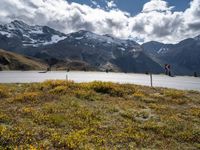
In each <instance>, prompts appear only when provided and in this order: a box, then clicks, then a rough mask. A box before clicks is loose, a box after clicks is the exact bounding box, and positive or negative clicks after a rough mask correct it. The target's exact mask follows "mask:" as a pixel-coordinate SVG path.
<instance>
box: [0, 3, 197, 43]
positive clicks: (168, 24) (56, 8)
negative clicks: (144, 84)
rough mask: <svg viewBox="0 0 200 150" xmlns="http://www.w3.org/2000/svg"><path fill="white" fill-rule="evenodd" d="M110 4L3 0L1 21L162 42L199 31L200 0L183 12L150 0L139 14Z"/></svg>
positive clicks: (181, 37) (180, 38)
mask: <svg viewBox="0 0 200 150" xmlns="http://www.w3.org/2000/svg"><path fill="white" fill-rule="evenodd" d="M92 1H94V0H92ZM133 4H134V2H133ZM108 7H110V9H109V10H107V11H106V10H103V9H101V8H92V7H90V6H87V5H81V4H77V3H68V2H67V1H66V0H54V1H53V0H29V1H27V0H1V1H0V22H1V23H8V22H10V21H12V20H13V19H19V20H23V21H25V22H27V23H29V24H40V25H48V26H50V27H52V28H55V29H57V30H60V31H62V32H65V33H70V32H74V31H78V30H81V29H83V30H89V31H92V32H95V33H99V34H112V35H114V36H117V37H121V38H130V37H131V38H134V39H140V40H144V41H150V40H157V41H160V42H178V41H180V40H182V39H184V38H187V37H194V36H196V35H197V34H200V0H192V1H191V4H190V7H189V8H188V9H186V10H185V11H184V12H175V11H173V7H171V6H169V5H168V3H167V2H166V1H164V0H151V1H150V2H148V3H146V4H145V5H144V7H143V10H142V12H141V13H139V14H138V15H136V16H131V15H130V14H129V13H127V12H123V11H121V10H119V9H117V7H116V6H115V3H114V1H113V0H111V1H109V3H108Z"/></svg>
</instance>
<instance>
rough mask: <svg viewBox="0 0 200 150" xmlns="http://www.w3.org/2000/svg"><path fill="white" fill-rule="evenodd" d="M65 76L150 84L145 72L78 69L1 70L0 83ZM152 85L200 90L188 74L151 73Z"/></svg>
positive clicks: (197, 81)
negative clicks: (170, 75)
mask: <svg viewBox="0 0 200 150" xmlns="http://www.w3.org/2000/svg"><path fill="white" fill-rule="evenodd" d="M66 76H67V78H68V79H69V80H73V81H75V82H91V81H111V82H117V83H131V84H138V85H147V86H150V76H149V75H145V74H132V73H127V74H125V73H105V72H79V71H72V72H66V71H52V72H47V73H39V71H1V72H0V83H31V82H42V81H45V80H49V79H51V80H55V79H62V80H66ZM153 86H155V87H167V88H176V89H184V90H198V91H200V78H195V77H188V76H177V77H168V76H165V75H153Z"/></svg>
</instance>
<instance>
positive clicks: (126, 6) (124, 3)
mask: <svg viewBox="0 0 200 150" xmlns="http://www.w3.org/2000/svg"><path fill="white" fill-rule="evenodd" d="M68 1H69V2H76V3H79V4H86V5H88V6H92V7H95V6H94V5H93V4H92V2H91V0H68ZM93 1H96V2H97V4H99V5H100V6H101V7H102V8H105V7H106V1H105V0H93ZM108 1H109V0H108ZM149 1H150V0H115V3H116V5H117V7H118V9H120V10H122V11H127V12H129V13H130V14H131V15H136V14H138V13H140V12H141V11H142V8H143V5H144V4H145V3H147V2H149ZM166 1H167V2H168V3H169V5H170V6H175V7H174V9H173V11H184V10H185V9H187V8H188V7H189V3H190V1H191V0H166Z"/></svg>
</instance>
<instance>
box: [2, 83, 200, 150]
mask: <svg viewBox="0 0 200 150" xmlns="http://www.w3.org/2000/svg"><path fill="white" fill-rule="evenodd" d="M199 110H200V93H199V92H196V91H178V90H171V89H163V88H156V89H152V88H149V87H144V86H135V85H120V84H114V83H104V82H92V83H74V82H66V81H59V80H56V81H46V82H43V83H37V84H36V83H35V84H4V85H0V149H199V148H200V111H199Z"/></svg>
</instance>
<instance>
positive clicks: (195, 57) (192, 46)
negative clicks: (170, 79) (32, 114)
mask: <svg viewBox="0 0 200 150" xmlns="http://www.w3.org/2000/svg"><path fill="white" fill-rule="evenodd" d="M142 48H143V50H144V52H145V53H146V54H147V55H148V56H150V57H151V58H152V59H153V60H154V61H156V62H157V63H160V64H164V63H169V64H171V65H172V67H173V72H174V73H175V74H181V75H193V74H194V72H197V73H200V36H197V37H194V38H188V39H185V40H183V41H181V42H179V43H177V44H163V43H159V42H155V41H151V42H148V43H144V44H142Z"/></svg>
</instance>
